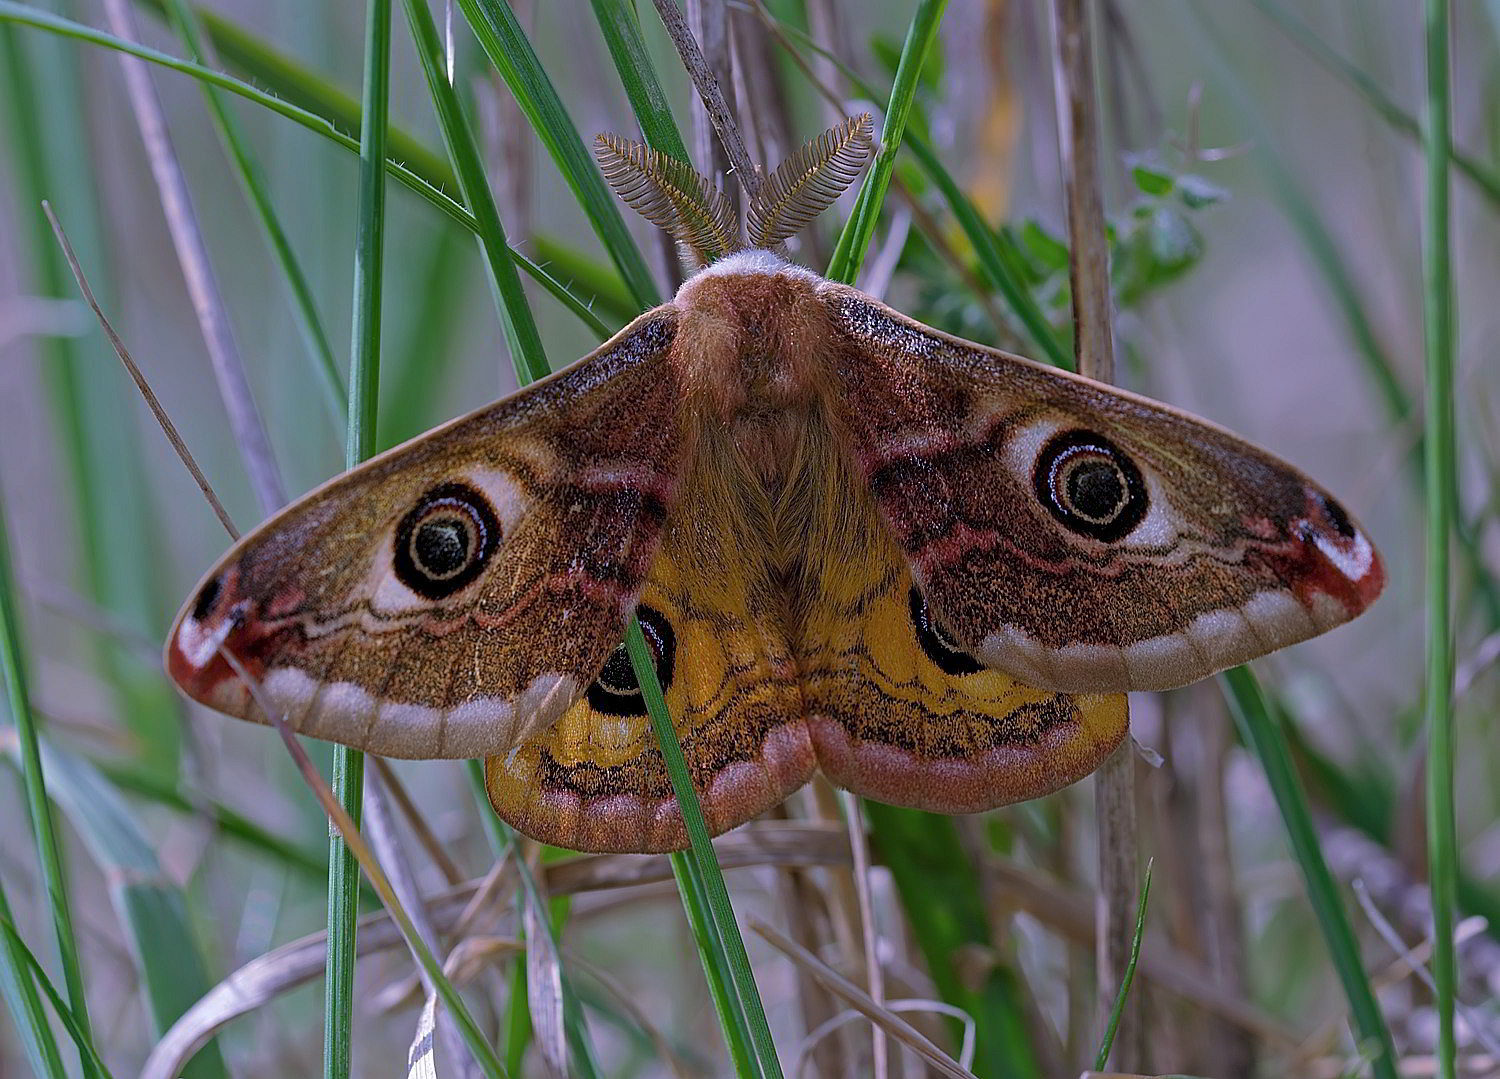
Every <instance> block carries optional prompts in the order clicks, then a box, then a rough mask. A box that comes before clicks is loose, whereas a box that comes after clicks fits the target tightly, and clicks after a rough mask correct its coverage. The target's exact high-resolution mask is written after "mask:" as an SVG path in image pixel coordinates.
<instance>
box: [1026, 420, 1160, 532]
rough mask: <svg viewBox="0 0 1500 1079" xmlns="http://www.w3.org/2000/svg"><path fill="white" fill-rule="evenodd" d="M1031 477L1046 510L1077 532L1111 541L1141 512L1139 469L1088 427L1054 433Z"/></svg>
mask: <svg viewBox="0 0 1500 1079" xmlns="http://www.w3.org/2000/svg"><path fill="white" fill-rule="evenodd" d="M1032 483H1033V486H1034V487H1035V489H1036V496H1037V498H1039V499H1041V502H1042V505H1044V506H1046V507H1047V512H1049V513H1051V514H1052V516H1053V517H1056V518H1057V519H1058V521H1060V522H1062V524H1063V525H1065V526H1066V527H1068V528H1069V529H1071V530H1072V531H1074V532H1077V533H1078V534H1079V535H1082V536H1088V537H1090V538H1092V539H1096V540H1102V541H1103V542H1105V543H1111V542H1113V541H1115V540H1117V539H1120V538H1121V537H1123V536H1126V535H1129V534H1130V532H1131V530H1133V529H1134V528H1135V526H1136V525H1138V524H1140V523H1141V521H1142V520H1143V519H1144V518H1145V516H1146V509H1147V503H1148V499H1147V497H1146V483H1145V481H1144V480H1143V479H1142V478H1141V470H1140V469H1139V468H1137V467H1136V465H1135V462H1134V461H1132V460H1131V459H1130V457H1129V456H1128V455H1126V453H1125V451H1124V450H1122V449H1120V447H1119V446H1116V445H1115V444H1114V443H1113V442H1111V441H1110V440H1109V439H1107V438H1105V437H1104V436H1103V435H1100V434H1095V433H1094V432H1093V431H1082V430H1074V431H1064V432H1062V433H1061V434H1057V435H1054V436H1053V437H1052V438H1051V439H1050V440H1049V441H1048V442H1047V444H1046V445H1045V446H1043V447H1042V452H1041V453H1040V454H1038V455H1037V459H1036V469H1035V471H1034V472H1033V473H1032Z"/></svg>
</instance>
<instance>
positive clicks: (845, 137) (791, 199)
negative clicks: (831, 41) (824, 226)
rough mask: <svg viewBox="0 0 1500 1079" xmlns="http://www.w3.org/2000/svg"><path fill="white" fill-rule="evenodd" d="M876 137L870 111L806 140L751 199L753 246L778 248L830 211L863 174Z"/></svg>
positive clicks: (751, 241) (751, 238)
mask: <svg viewBox="0 0 1500 1079" xmlns="http://www.w3.org/2000/svg"><path fill="white" fill-rule="evenodd" d="M873 141H874V140H873V126H872V123H871V120H870V114H869V113H864V114H862V115H860V116H851V117H849V118H848V119H846V120H844V121H843V122H842V123H839V124H835V125H834V126H833V127H831V128H829V129H828V130H827V131H825V132H823V133H822V134H821V135H819V136H818V137H817V138H815V139H811V140H809V141H808V142H805V143H803V145H802V148H801V149H799V150H797V151H796V153H794V154H792V155H791V156H790V157H788V158H787V159H786V160H785V161H783V162H782V163H781V165H780V167H779V168H777V170H776V171H775V172H773V173H772V174H771V175H770V176H769V177H768V178H767V179H766V181H765V183H764V184H762V185H761V189H760V191H759V192H758V193H757V194H756V197H755V198H754V199H752V200H751V202H750V221H749V225H750V244H751V246H753V247H774V246H775V245H776V244H779V243H780V242H781V241H782V240H785V239H786V238H787V237H789V236H791V235H793V234H794V233H797V232H800V231H801V230H802V229H803V228H805V227H806V226H807V224H808V223H809V222H811V221H812V219H813V218H815V217H817V216H818V215H819V214H820V213H822V212H823V211H824V210H826V209H828V207H829V206H830V205H831V204H832V203H833V201H834V200H835V199H837V198H838V197H839V196H840V195H842V194H843V193H844V192H845V191H847V190H848V189H849V185H850V184H852V183H853V182H854V180H855V177H857V176H858V175H859V170H860V169H861V168H863V167H864V164H865V161H866V160H868V159H869V156H870V147H871V145H872V143H873Z"/></svg>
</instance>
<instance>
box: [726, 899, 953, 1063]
mask: <svg viewBox="0 0 1500 1079" xmlns="http://www.w3.org/2000/svg"><path fill="white" fill-rule="evenodd" d="M750 928H751V929H753V930H755V932H757V933H759V934H760V935H761V936H762V937H764V938H765V939H766V940H767V941H768V942H769V943H770V944H771V946H772V947H774V948H775V949H776V950H777V951H779V952H781V953H782V954H783V955H785V956H786V957H787V958H788V959H790V960H791V961H792V962H793V963H795V964H797V966H798V967H800V968H802V969H804V970H806V971H807V972H808V973H810V974H811V975H812V976H813V977H815V978H817V979H818V981H820V982H822V983H823V984H824V985H825V986H827V987H828V988H829V990H831V991H832V992H833V993H835V994H837V995H838V996H839V997H841V998H843V1000H844V1001H845V1002H846V1003H848V1004H849V1005H850V1006H852V1007H853V1008H854V1009H855V1010H856V1011H858V1012H859V1013H860V1014H861V1015H864V1016H866V1017H868V1018H869V1019H870V1020H871V1021H872V1022H874V1023H878V1024H879V1025H880V1026H881V1028H882V1029H883V1030H885V1032H886V1033H887V1034H889V1035H890V1036H891V1037H892V1038H894V1039H895V1040H896V1041H899V1042H901V1043H902V1044H903V1045H905V1046H907V1047H908V1048H909V1049H912V1050H914V1051H915V1052H916V1053H918V1054H919V1055H920V1056H921V1057H922V1058H923V1059H924V1060H926V1061H927V1063H928V1064H930V1065H931V1066H932V1068H933V1070H934V1071H936V1072H937V1073H938V1074H940V1075H948V1076H953V1077H955V1079H974V1073H973V1072H971V1071H969V1070H968V1069H967V1068H964V1067H963V1066H961V1065H960V1064H959V1063H958V1062H957V1061H956V1060H954V1059H953V1058H952V1057H950V1056H949V1055H948V1054H947V1053H945V1052H943V1051H942V1050H941V1049H939V1048H938V1047H937V1046H936V1045H934V1044H933V1043H932V1041H931V1040H929V1039H928V1038H927V1037H926V1036H925V1035H924V1034H922V1032H921V1031H919V1030H917V1028H916V1027H914V1026H912V1025H911V1024H910V1023H908V1022H907V1021H906V1020H904V1019H902V1018H901V1017H900V1016H898V1015H897V1014H896V1013H895V1012H893V1011H891V1009H890V1008H888V1007H884V1006H882V1005H879V1004H877V1003H876V1002H875V1001H873V1000H871V999H870V995H869V994H868V993H866V992H865V991H864V990H863V989H861V988H860V987H859V986H857V985H855V984H854V983H853V982H851V981H850V980H849V979H848V978H845V977H844V976H843V975H842V974H840V973H838V972H837V971H836V970H834V969H833V968H832V967H830V966H828V964H826V963H824V962H823V961H822V960H820V959H819V958H818V957H817V956H815V955H813V954H812V953H811V952H809V951H808V950H807V949H806V948H804V947H802V946H801V945H800V944H798V943H797V942H796V941H795V940H792V939H791V938H790V937H788V936H787V935H786V934H785V933H782V932H781V931H779V930H777V929H774V928H772V927H771V926H769V925H767V924H766V923H765V922H763V921H761V920H760V919H759V918H751V919H750Z"/></svg>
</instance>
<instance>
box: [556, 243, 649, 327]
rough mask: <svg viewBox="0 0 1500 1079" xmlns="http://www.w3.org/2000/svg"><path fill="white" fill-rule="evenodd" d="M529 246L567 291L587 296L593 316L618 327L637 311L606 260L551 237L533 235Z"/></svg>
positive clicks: (636, 307)
mask: <svg viewBox="0 0 1500 1079" xmlns="http://www.w3.org/2000/svg"><path fill="white" fill-rule="evenodd" d="M531 246H532V247H533V248H535V249H536V255H537V258H538V259H539V260H540V261H541V264H542V265H543V266H544V267H546V270H547V272H548V273H550V274H552V275H553V276H554V277H556V278H557V279H558V280H560V281H564V282H566V283H567V286H568V289H569V291H570V292H573V293H576V294H580V295H584V296H588V297H590V299H589V309H590V310H592V311H594V312H595V313H596V316H597V317H602V318H605V319H608V320H609V321H610V322H612V323H613V324H614V326H615V327H616V328H618V327H620V326H623V325H625V324H626V323H627V322H629V321H630V320H631V319H633V318H635V316H636V315H639V314H640V313H641V308H640V305H639V304H637V303H636V302H635V298H634V297H633V296H631V295H630V290H629V289H627V288H626V287H625V282H624V281H622V280H620V275H619V274H618V273H616V272H615V269H614V267H613V266H611V265H610V264H609V263H606V262H600V261H599V260H597V259H595V258H593V257H591V256H589V255H586V254H584V253H583V252H582V251H579V250H578V249H577V248H576V247H570V246H569V245H567V244H565V243H563V242H562V241H560V240H557V239H555V238H553V237H551V236H541V235H539V236H536V237H534V238H533V240H532V244H531ZM614 332H615V330H613V329H612V330H611V331H610V333H611V334H613V333H614Z"/></svg>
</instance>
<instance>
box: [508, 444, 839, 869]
mask: <svg viewBox="0 0 1500 1079" xmlns="http://www.w3.org/2000/svg"><path fill="white" fill-rule="evenodd" d="M750 489H751V488H750V487H749V486H748V483H747V480H746V478H745V477H744V476H743V475H740V474H738V472H737V470H736V468H735V465H734V463H733V461H732V460H731V458H730V456H729V455H728V454H726V453H725V452H724V447H723V446H722V445H721V444H718V443H717V442H715V440H714V436H713V433H712V432H705V435H704V437H703V439H702V441H701V442H700V444H699V448H698V453H697V454H696V457H695V463H694V465H693V466H692V470H691V472H690V474H689V477H688V479H686V480H685V482H684V484H683V489H682V495H681V497H680V499H679V501H678V511H677V512H674V513H673V514H672V515H671V516H670V517H669V519H668V522H667V526H666V533H665V535H664V537H663V542H662V547H661V550H660V551H659V552H658V553H657V555H656V558H655V561H654V562H653V563H652V566H651V571H650V574H649V575H648V577H647V581H646V587H645V591H644V592H643V593H642V596H641V602H640V607H639V608H638V609H637V614H638V615H639V617H640V620H641V629H642V632H643V634H644V636H645V638H646V641H647V643H648V644H649V645H650V646H651V649H652V652H653V654H654V655H655V657H656V669H657V674H658V678H659V680H660V681H661V683H662V685H663V687H664V689H665V691H666V702H667V708H668V710H669V711H670V713H671V716H672V722H673V724H674V726H675V728H676V730H677V735H678V738H679V740H680V741H681V743H682V749H683V753H684V755H685V756H686V758H687V762H688V767H689V770H690V772H691V773H692V777H693V785H694V788H695V790H696V791H697V793H698V796H699V799H700V801H701V803H702V806H703V811H704V815H705V817H706V820H707V824H708V827H709V830H710V832H711V833H713V834H718V833H720V832H723V831H726V830H728V829H730V828H733V827H734V826H736V825H738V824H741V823H743V822H744V821H747V820H749V819H750V818H751V817H754V816H756V815H758V814H760V813H763V812H764V811H766V810H767V809H770V808H772V807H773V806H775V805H778V804H779V803H780V802H781V801H782V800H783V799H785V798H786V796H787V795H788V794H790V793H791V792H792V791H795V790H796V789H797V788H798V787H800V786H802V785H803V784H804V783H806V782H807V779H808V777H809V776H810V775H811V774H812V770H813V754H812V749H811V746H810V744H809V742H808V737H807V729H806V726H805V725H804V723H803V719H802V717H803V708H802V696H801V691H800V689H799V685H798V680H797V672H796V668H795V665H794V663H793V661H792V656H791V650H790V646H789V645H788V643H787V640H786V635H785V632H784V630H783V628H782V627H783V624H784V623H783V621H782V617H781V604H780V601H779V597H778V595H777V593H776V591H775V589H774V587H773V585H772V582H771V579H770V576H769V573H768V569H767V557H766V556H767V547H766V537H767V534H768V533H767V532H766V530H765V528H764V524H765V522H764V521H763V520H758V519H756V517H755V511H754V508H753V506H751V505H749V504H748V502H747V500H746V499H745V497H744V496H745V493H746V492H747V491H748V490H750ZM485 774H486V780H487V783H488V787H489V794H490V801H491V803H492V804H493V805H494V807H495V811H496V812H497V813H499V814H500V816H501V817H502V818H504V819H505V820H507V821H509V822H510V823H511V824H513V825H514V826H515V827H516V828H517V829H518V830H520V831H522V832H524V833H525V834H527V835H530V836H532V837H534V838H536V839H540V840H542V841H544V842H547V843H551V844H554V845H557V846H564V847H570V848H572V849H574V850H586V851H664V850H677V849H681V848H683V847H685V846H687V833H686V831H685V829H684V826H683V822H682V814H681V812H680V810H679V808H678V804H677V799H676V798H675V796H674V795H673V793H672V786H671V782H670V780H669V778H668V776H667V772H666V767H665V763H664V761H663V759H662V755H661V751H660V749H659V748H658V743H657V739H656V735H655V732H654V731H653V729H652V726H651V720H650V717H649V716H648V715H647V714H646V708H645V702H644V701H643V700H642V698H641V693H640V688H639V685H638V684H637V682H636V680H635V675H634V673H633V671H632V669H631V666H630V660H629V657H628V656H627V655H626V654H625V650H624V648H623V647H621V648H619V649H618V650H617V651H616V652H615V653H614V655H613V656H612V657H611V658H610V660H609V662H608V663H607V664H606V665H605V668H604V670H603V671H602V672H601V675H600V678H599V680H598V681H596V682H594V684H593V685H591V686H590V687H589V688H588V690H587V692H585V693H584V694H583V696H581V697H579V698H578V700H577V701H576V702H575V703H574V704H573V706H572V707H571V708H569V709H568V711H567V712H566V713H565V714H564V715H563V716H562V718H561V719H560V720H559V721H558V722H557V723H556V724H555V725H553V726H552V727H551V728H550V729H549V730H547V731H545V732H543V733H541V734H538V735H537V736H536V737H534V738H532V739H530V740H528V741H527V742H525V743H524V744H522V745H520V746H519V747H517V748H516V749H514V750H511V751H510V752H508V753H505V754H501V755H497V756H492V757H491V758H490V759H489V760H488V761H487V762H486V769H485Z"/></svg>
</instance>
